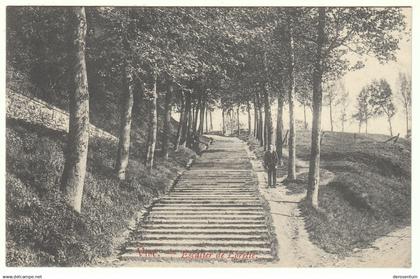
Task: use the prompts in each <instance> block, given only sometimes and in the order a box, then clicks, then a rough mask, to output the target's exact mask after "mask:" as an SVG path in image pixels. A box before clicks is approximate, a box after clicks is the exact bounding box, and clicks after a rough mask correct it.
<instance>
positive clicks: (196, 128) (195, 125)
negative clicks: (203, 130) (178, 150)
mask: <svg viewBox="0 0 420 279" xmlns="http://www.w3.org/2000/svg"><path fill="white" fill-rule="evenodd" d="M200 106H201V95H200V97H199V98H198V100H197V104H196V106H195V115H194V127H193V129H194V133H197V132H198V113H199V112H200Z"/></svg>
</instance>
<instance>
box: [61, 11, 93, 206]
mask: <svg viewBox="0 0 420 279" xmlns="http://www.w3.org/2000/svg"><path fill="white" fill-rule="evenodd" d="M70 18H71V22H72V23H73V24H74V44H73V49H72V51H73V59H74V60H73V65H72V69H73V77H74V83H73V87H72V89H71V92H70V105H69V113H70V120H69V134H68V143H67V148H66V152H65V164H64V170H63V176H62V178H61V188H62V190H63V192H64V194H65V197H66V199H67V200H68V202H69V204H70V206H71V207H72V208H73V209H74V210H76V211H77V212H80V211H81V208H82V196H83V186H84V182H85V175H86V162H87V152H88V144H89V90H88V81H87V73H86V60H85V59H86V58H85V53H86V30H87V21H86V13H85V8H84V7H73V8H71V15H70Z"/></svg>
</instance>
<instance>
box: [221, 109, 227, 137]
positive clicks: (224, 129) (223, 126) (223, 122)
mask: <svg viewBox="0 0 420 279" xmlns="http://www.w3.org/2000/svg"><path fill="white" fill-rule="evenodd" d="M222 134H223V135H225V134H226V123H225V109H224V108H223V109H222Z"/></svg>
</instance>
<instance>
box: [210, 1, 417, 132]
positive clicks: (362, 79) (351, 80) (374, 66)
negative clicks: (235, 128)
mask: <svg viewBox="0 0 420 279" xmlns="http://www.w3.org/2000/svg"><path fill="white" fill-rule="evenodd" d="M403 13H404V15H405V16H406V23H407V30H411V9H410V8H405V9H403ZM396 58H397V59H396V61H392V62H388V63H387V64H380V63H379V62H377V60H376V59H375V58H373V57H367V60H366V62H365V67H364V68H362V69H360V70H356V71H352V72H349V73H347V74H346V75H345V76H344V77H343V79H342V80H343V81H344V84H345V87H346V89H347V90H348V91H349V93H350V97H349V98H350V105H349V110H350V112H349V114H350V115H351V114H353V113H354V112H355V110H356V98H357V95H358V94H359V92H360V90H361V89H362V87H363V86H365V85H367V84H368V83H370V82H371V81H372V80H374V79H381V78H385V79H386V80H387V81H388V83H389V84H390V85H391V89H392V91H393V94H394V104H395V106H396V108H397V114H396V115H395V116H394V118H393V119H392V126H393V132H394V135H396V134H397V133H400V134H401V135H405V134H406V124H405V114H404V110H403V107H402V104H401V102H400V101H399V99H398V92H397V91H396V86H397V78H398V74H399V72H403V73H406V74H410V75H411V36H410V37H408V36H407V37H405V38H404V39H403V40H401V41H400V45H399V50H398V51H397V52H396ZM335 110H336V111H335ZM272 111H273V122H274V124H275V119H276V111H277V107H276V105H274V106H273V108H272ZM308 112H309V111H308ZM287 114H288V111H287V108H286V109H285V111H284V115H285V119H284V125H285V129H287V127H288V124H287V123H288V121H289V120H288V117H287ZM295 115H296V119H297V120H301V121H303V108H302V107H300V106H297V107H296V112H295ZM333 115H334V118H335V123H334V126H335V127H334V130H335V131H337V130H341V124H340V121H339V120H338V117H339V113H338V108H336V109H334V108H333ZM307 116H308V120H307V121H308V123H309V125H310V123H311V121H312V118H311V114H310V113H307ZM247 121H248V118H247V115H246V114H245V113H241V115H240V122H241V125H243V127H244V128H246V127H247V125H248V124H247ZM213 126H214V129H216V130H217V129H218V130H221V126H222V117H221V111H220V110H216V111H214V113H213ZM388 127H389V126H388V122H387V119H386V118H385V117H378V118H375V119H372V120H369V125H368V132H369V133H377V134H389V128H388ZM322 129H323V130H330V120H329V109H328V107H326V106H325V107H323V111H322ZM345 131H346V132H357V131H358V123H357V122H354V121H352V122H347V123H346V128H345ZM362 131H364V126H363V127H362Z"/></svg>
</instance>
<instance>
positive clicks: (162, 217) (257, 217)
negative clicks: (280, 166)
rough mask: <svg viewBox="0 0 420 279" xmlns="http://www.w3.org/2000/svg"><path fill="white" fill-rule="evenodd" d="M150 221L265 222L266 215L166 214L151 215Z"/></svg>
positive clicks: (149, 216)
mask: <svg viewBox="0 0 420 279" xmlns="http://www.w3.org/2000/svg"><path fill="white" fill-rule="evenodd" d="M147 218H148V219H153V220H174V221H175V220H189V221H195V220H201V221H210V220H213V221H215V220H220V221H251V220H252V221H258V220H265V215H251V216H246V215H241V216H229V215H225V214H224V215H220V214H217V215H215V214H208V215H207V216H203V215H169V216H167V215H164V214H161V213H160V214H153V213H151V214H149V215H148V216H147Z"/></svg>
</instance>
